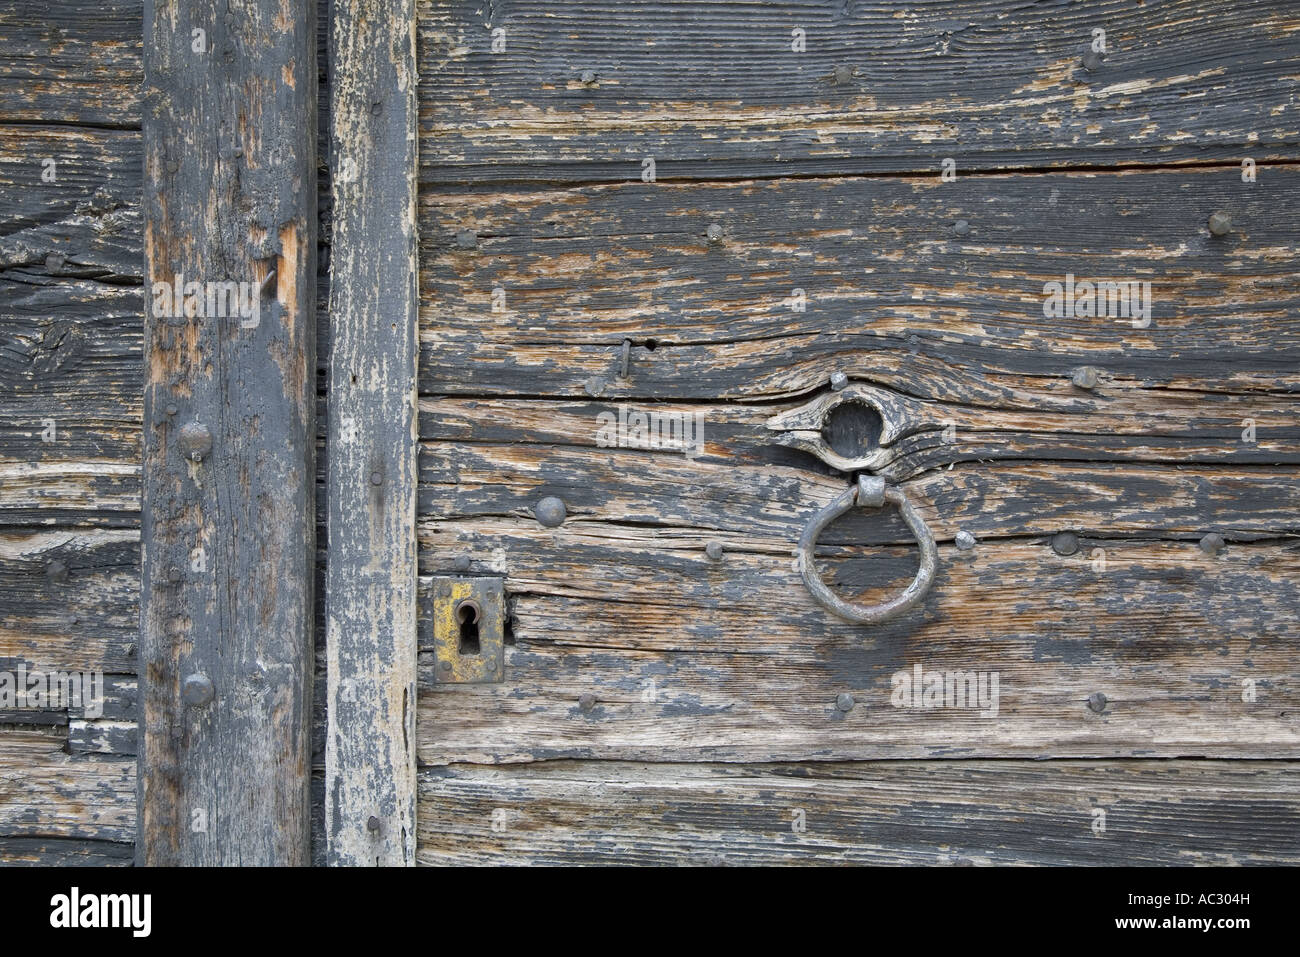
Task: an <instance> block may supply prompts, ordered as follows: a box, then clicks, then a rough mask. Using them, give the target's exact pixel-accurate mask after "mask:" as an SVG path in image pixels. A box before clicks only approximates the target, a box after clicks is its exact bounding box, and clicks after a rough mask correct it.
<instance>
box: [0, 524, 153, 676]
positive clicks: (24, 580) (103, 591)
mask: <svg viewBox="0 0 1300 957" xmlns="http://www.w3.org/2000/svg"><path fill="white" fill-rule="evenodd" d="M139 540H140V534H139V532H137V531H133V530H128V529H53V530H41V531H38V532H15V531H5V532H3V533H0V595H3V602H0V668H4V669H8V668H12V667H16V666H17V664H18V663H19V662H26V663H27V664H28V665H37V664H39V665H42V666H44V667H48V668H61V669H63V670H68V671H100V672H105V673H106V674H127V673H134V671H135V662H136V650H137V649H136V644H137V642H138V639H139V633H140V603H139V594H140V558H139V554H140V546H139ZM56 563H57V566H56ZM58 566H61V567H62V570H63V571H62V573H61V574H56V573H55V569H56V568H57V567H58Z"/></svg>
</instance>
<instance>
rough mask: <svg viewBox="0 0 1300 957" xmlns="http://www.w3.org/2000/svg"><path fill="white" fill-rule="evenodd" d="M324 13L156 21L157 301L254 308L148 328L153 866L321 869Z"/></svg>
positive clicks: (148, 50)
mask: <svg viewBox="0 0 1300 957" xmlns="http://www.w3.org/2000/svg"><path fill="white" fill-rule="evenodd" d="M315 13H316V10H315V3H314V2H308V0H295V2H289V3H283V4H282V3H278V2H276V3H272V2H263V3H253V4H249V5H247V6H245V7H244V8H243V9H241V10H240V11H239V15H238V16H236V15H235V13H234V12H233V11H223V7H222V6H221V5H218V4H200V5H195V4H190V3H178V2H165V0H156V2H152V3H147V4H146V7H145V18H144V22H145V43H144V51H145V53H144V56H145V91H146V92H145V101H144V136H145V186H144V196H143V201H144V217H143V218H144V223H145V277H146V291H147V292H148V293H149V296H150V297H151V298H150V299H147V300H146V301H147V302H155V303H156V300H154V299H152V297H156V296H157V295H158V294H159V293H158V289H157V288H156V287H155V284H156V283H160V282H161V283H165V284H166V289H167V290H171V288H172V285H173V284H176V283H180V282H181V281H182V278H183V280H184V281H185V282H186V283H189V282H198V283H222V282H232V283H233V282H239V283H245V284H248V285H249V286H252V287H254V291H253V292H252V294H251V296H249V294H247V293H246V294H245V295H246V297H248V299H247V302H251V303H253V304H255V306H256V311H255V312H254V310H253V309H252V308H247V309H245V310H243V311H241V312H240V313H239V314H238V315H234V316H229V315H228V314H227V315H222V316H219V317H218V316H205V315H202V314H200V315H197V316H196V315H192V314H190V313H186V314H183V315H172V313H173V310H172V309H170V308H165V309H163V310H162V312H163V315H161V316H160V315H158V313H157V311H156V310H154V311H151V312H149V313H147V317H146V323H145V346H144V349H145V359H146V368H147V383H146V387H145V404H144V421H145V423H146V426H145V429H146V431H145V443H144V444H145V456H144V483H143V484H144V509H143V522H142V525H143V532H142V542H143V545H144V550H143V569H142V613H141V619H142V624H141V649H140V650H141V655H140V660H141V679H142V691H141V698H142V709H141V712H142V716H143V725H142V731H143V734H142V741H141V747H140V768H141V770H140V797H139V807H140V816H139V830H138V839H137V847H136V854H137V861H138V862H140V863H143V864H233V863H241V864H281V865H284V864H290V865H292V864H305V863H308V861H309V859H310V803H309V801H310V799H309V790H308V789H309V756H310V730H311V729H310V715H311V708H310V701H311V679H312V675H313V668H312V645H313V641H312V638H313V630H312V620H313V619H312V611H313V609H312V593H313V578H314V562H315V557H316V556H315V548H314V529H315V513H314V508H313V493H314V486H315V472H314V468H313V462H314V448H315V440H316V430H315V421H314V416H315V406H316V381H315V359H314V354H313V350H314V346H315V330H314V310H315V306H316V295H315V288H314V285H315V275H316V262H315V256H316V211H317V194H316V179H315V172H316V151H315V146H314V144H315V131H316V118H317V116H316V110H317V102H316V18H315ZM196 29H198V30H202V31H205V35H206V37H207V44H208V46H206V48H205V49H204V50H202V51H199V50H195V49H194V39H193V37H194V34H193V31H194V30H196ZM184 292H185V293H187V294H188V293H189V289H188V288H186V289H185V290H184ZM246 304H247V303H246ZM254 320H255V321H254ZM200 427H201V429H202V431H203V434H204V436H205V437H204V438H198V437H196V435H195V433H194V432H193V430H195V429H199V428H200ZM186 429H189V430H191V431H190V432H189V433H187V432H186ZM205 446H206V447H205ZM196 449H198V451H197V452H196V451H195V450H196ZM196 682H197V684H198V685H199V686H202V685H206V688H204V687H196V686H195V685H196ZM183 686H184V687H186V688H187V690H186V693H185V695H184V698H183V697H182V688H183ZM196 812H197V814H196ZM196 822H197V823H196Z"/></svg>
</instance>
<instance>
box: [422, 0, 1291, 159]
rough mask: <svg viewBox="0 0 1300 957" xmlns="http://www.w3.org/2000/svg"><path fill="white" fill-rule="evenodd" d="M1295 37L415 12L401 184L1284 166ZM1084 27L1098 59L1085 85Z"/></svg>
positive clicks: (710, 8) (875, 8)
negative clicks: (409, 124) (412, 179)
mask: <svg viewBox="0 0 1300 957" xmlns="http://www.w3.org/2000/svg"><path fill="white" fill-rule="evenodd" d="M1297 23H1298V21H1297V18H1296V11H1295V9H1294V8H1293V7H1291V6H1289V5H1287V4H1279V3H1276V2H1272V0H1256V2H1248V3H1219V4H1214V5H1213V7H1212V8H1211V9H1208V10H1207V8H1206V6H1205V5H1204V4H1203V3H1200V2H1198V0H1176V2H1168V3H1139V4H1134V3H1130V2H1127V0H1103V2H1091V3H1087V4H1077V5H1076V4H1069V5H1067V4H1055V3H1054V4H1022V3H1016V2H1013V0H976V2H968V3H963V4H961V6H960V7H954V6H952V5H950V4H936V5H928V6H919V7H918V6H916V5H912V6H908V7H906V8H904V7H901V6H900V5H898V4H859V3H834V4H830V3H822V2H820V0H795V2H783V3H780V4H767V3H707V4H706V3H699V2H697V0H669V2H653V3H651V2H634V3H628V2H585V0H584V2H574V0H540V2H536V3H528V4H504V5H503V4H493V5H490V6H486V7H485V6H484V5H482V4H479V3H474V2H470V0H456V2H451V3H443V2H435V0H421V3H420V30H421V44H420V73H421V76H423V77H425V78H427V82H426V84H425V86H424V88H423V90H422V93H421V134H422V136H423V137H424V138H425V140H426V141H427V142H428V144H429V147H428V148H426V149H424V150H423V151H422V166H423V169H422V175H423V176H424V177H426V178H427V179H429V180H430V181H454V182H468V183H478V182H482V181H486V180H492V179H504V180H514V181H518V180H540V181H577V180H582V181H597V182H599V181H612V180H639V179H640V177H641V172H642V165H641V164H642V160H643V159H644V158H646V157H653V158H654V159H655V162H656V166H657V175H658V177H659V178H661V179H670V178H683V177H690V178H709V179H719V178H728V177H741V176H773V175H782V174H784V173H791V172H798V173H801V174H834V175H841V174H846V173H860V172H873V173H874V172H886V173H896V172H906V171H916V170H927V171H931V172H932V173H934V174H936V175H937V173H938V171H939V169H940V164H941V161H942V159H943V158H944V157H952V158H953V159H955V160H956V163H957V166H958V168H959V169H967V170H973V169H996V168H1026V167H1041V166H1047V165H1063V166H1078V165H1091V166H1116V165H1122V164H1131V163H1164V164H1168V163H1179V162H1203V161H1206V160H1219V161H1221V160H1224V159H1233V160H1240V159H1241V157H1242V156H1251V157H1254V158H1255V159H1257V160H1265V159H1277V158H1284V159H1293V158H1294V156H1295V150H1294V146H1295V143H1296V141H1297V139H1298V138H1300V127H1298V126H1297V121H1296V116H1295V109H1294V103H1295V100H1296V97H1297V92H1300V45H1298V44H1297V43H1296V40H1295V36H1296V30H1297ZM795 28H802V29H803V30H804V31H805V32H806V50H805V52H802V53H796V52H793V50H792V41H793V37H792V33H791V31H792V30H794V29H795ZM1097 28H1101V29H1104V30H1105V32H1106V46H1107V50H1108V52H1107V53H1106V54H1105V55H1103V56H1102V57H1101V58H1100V60H1101V62H1100V63H1099V64H1095V65H1093V68H1092V69H1091V70H1090V69H1089V68H1088V67H1086V66H1085V65H1084V62H1083V59H1084V55H1085V53H1086V51H1087V50H1088V49H1089V47H1090V46H1091V44H1092V41H1093V30H1094V29H1097ZM497 30H501V31H504V33H503V34H500V35H497V39H498V40H500V41H502V43H499V44H498V48H499V52H493V40H494V31H497ZM502 44H503V45H502ZM588 71H589V72H590V74H591V76H588V77H584V74H586V73H587V72H588Z"/></svg>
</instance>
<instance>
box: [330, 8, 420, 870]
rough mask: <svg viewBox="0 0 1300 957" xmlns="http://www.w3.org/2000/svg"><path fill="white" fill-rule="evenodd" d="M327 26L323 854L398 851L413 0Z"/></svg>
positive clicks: (412, 565) (412, 658)
mask: <svg viewBox="0 0 1300 957" xmlns="http://www.w3.org/2000/svg"><path fill="white" fill-rule="evenodd" d="M331 26H332V31H331V43H330V53H331V63H332V70H331V74H332V79H333V89H332V103H333V108H332V110H331V116H330V118H331V123H332V126H333V130H332V134H333V151H332V153H333V158H332V163H331V166H330V169H331V176H332V183H333V187H334V203H333V210H332V230H333V233H332V246H331V249H332V252H331V273H330V296H331V298H330V326H331V329H330V332H331V356H330V370H329V400H330V410H329V435H328V445H329V479H328V498H329V508H328V521H329V562H328V568H327V571H326V615H327V619H326V649H327V657H328V662H327V665H328V688H329V691H328V695H329V697H328V729H327V732H326V739H325V834H326V841H327V860H328V862H329V863H331V864H384V865H409V864H412V863H414V859H415V839H416V835H415V790H416V788H415V745H416V740H415V710H416V700H415V675H416V552H415V487H416V441H415V438H416V436H415V432H416V408H415V370H416V354H417V349H416V316H417V305H418V302H417V278H418V271H417V270H418V266H417V257H416V252H417V241H416V216H415V164H416V153H417V149H416V75H415V7H414V3H413V0H382V2H375V0H339V2H336V3H335V4H334V6H333V23H332V24H331Z"/></svg>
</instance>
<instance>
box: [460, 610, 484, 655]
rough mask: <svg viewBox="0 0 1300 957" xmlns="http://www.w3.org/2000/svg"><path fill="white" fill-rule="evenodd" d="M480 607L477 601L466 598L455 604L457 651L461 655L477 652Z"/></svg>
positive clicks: (475, 653)
mask: <svg viewBox="0 0 1300 957" xmlns="http://www.w3.org/2000/svg"><path fill="white" fill-rule="evenodd" d="M481 612H482V609H480V608H479V605H478V602H476V601H474V600H472V599H466V600H465V601H462V602H460V603H459V604H458V605H457V606H456V621H457V623H458V624H459V625H460V644H459V645H458V646H457V649H456V650H457V651H459V652H460V653H461V654H462V655H477V654H478V653H479V641H478V623H479V616H480V614H481Z"/></svg>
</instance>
